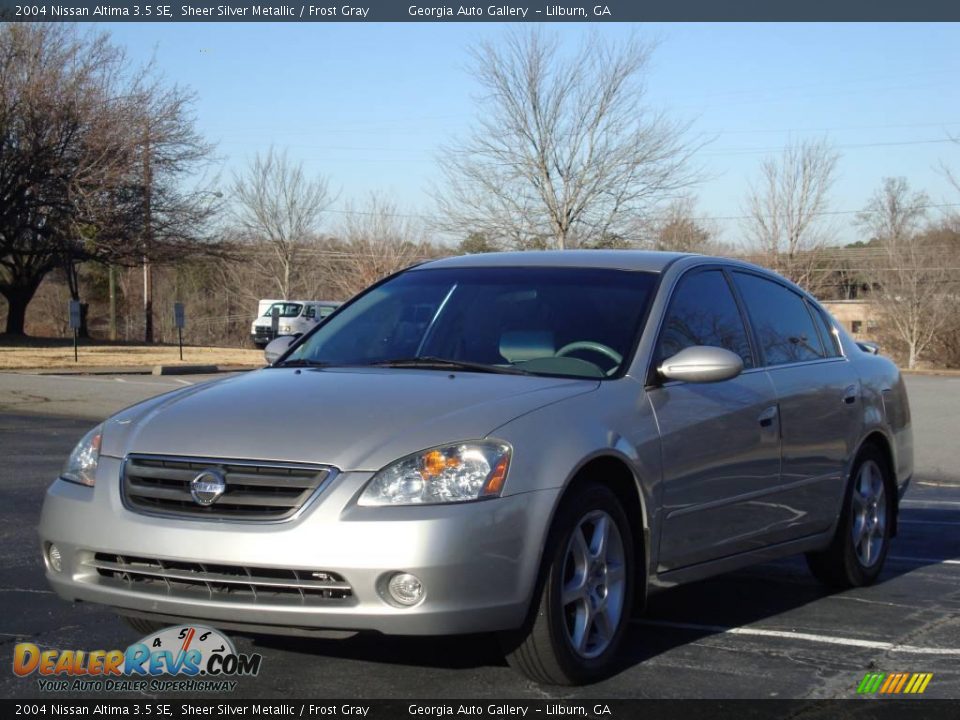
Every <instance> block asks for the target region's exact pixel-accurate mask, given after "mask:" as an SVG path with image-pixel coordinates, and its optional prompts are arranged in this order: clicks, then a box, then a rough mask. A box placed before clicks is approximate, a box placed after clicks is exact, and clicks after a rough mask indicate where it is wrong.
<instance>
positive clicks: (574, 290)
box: [283, 267, 656, 377]
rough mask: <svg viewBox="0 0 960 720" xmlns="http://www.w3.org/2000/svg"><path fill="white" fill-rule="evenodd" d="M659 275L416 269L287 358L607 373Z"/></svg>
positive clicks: (629, 339) (627, 344)
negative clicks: (452, 364) (454, 364)
mask: <svg viewBox="0 0 960 720" xmlns="http://www.w3.org/2000/svg"><path fill="white" fill-rule="evenodd" d="M655 285H656V275H654V274H651V273H641V272H632V271H626V270H607V269H583V268H529V267H526V268H452V269H433V270H431V269H429V268H425V269H422V270H411V271H408V272H405V273H403V274H401V275H399V276H397V277H395V278H393V279H392V280H389V281H388V282H386V283H384V284H382V285H380V286H378V287H376V288H374V289H373V290H370V291H369V292H367V293H366V294H364V295H362V296H361V297H360V298H358V299H357V300H356V301H354V302H353V303H352V304H351V305H349V306H348V307H347V308H345V309H344V310H342V311H341V312H340V313H338V314H337V315H334V316H333V317H332V318H331V319H330V320H328V321H327V322H326V323H325V324H324V325H322V326H321V327H320V329H319V330H317V332H315V333H314V334H313V335H311V336H310V337H309V338H308V339H307V340H306V341H305V342H304V343H303V344H302V345H301V346H300V347H298V348H297V349H296V350H295V351H294V352H293V353H292V354H291V355H290V357H288V358H287V359H286V360H285V362H284V363H283V364H291V365H293V364H316V365H325V366H343V365H348V366H356V365H361V366H362V365H391V364H395V365H398V366H417V367H430V366H434V367H438V368H439V369H444V368H446V369H448V370H449V367H448V365H449V364H451V363H460V364H461V368H460V369H468V370H479V369H481V368H486V369H487V371H498V370H499V371H503V372H521V371H522V372H526V373H532V374H544V375H568V376H575V377H605V376H610V375H613V374H615V373H617V372H618V371H619V370H620V368H621V367H622V365H623V363H624V362H625V360H627V359H628V356H629V354H630V351H631V349H632V348H633V341H634V338H635V337H636V334H637V332H638V330H639V325H640V322H641V320H642V318H643V316H644V315H645V312H646V309H647V305H648V303H649V302H650V299H651V296H652V293H653V291H654V288H655Z"/></svg>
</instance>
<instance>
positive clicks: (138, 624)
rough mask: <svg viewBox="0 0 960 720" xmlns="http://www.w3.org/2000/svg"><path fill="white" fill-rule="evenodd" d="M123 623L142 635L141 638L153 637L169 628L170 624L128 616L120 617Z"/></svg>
mask: <svg viewBox="0 0 960 720" xmlns="http://www.w3.org/2000/svg"><path fill="white" fill-rule="evenodd" d="M120 617H121V618H122V619H123V621H124V622H125V623H126V624H127V625H129V626H130V627H132V628H133V629H134V630H136V631H137V632H138V633H140V636H141V637H143V636H145V635H152V634H153V633H155V632H157V631H158V630H163V628H165V627H169V626H170V625H169V623H162V622H157V621H156V620H147V619H146V618H138V617H128V616H126V615H121V616H120Z"/></svg>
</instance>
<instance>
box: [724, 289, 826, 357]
mask: <svg viewBox="0 0 960 720" xmlns="http://www.w3.org/2000/svg"><path fill="white" fill-rule="evenodd" d="M733 276H734V278H735V281H736V284H737V288H738V289H739V291H740V295H741V296H742V297H743V302H744V304H745V305H746V306H747V312H748V313H749V315H750V322H751V323H752V324H753V329H754V332H755V333H756V336H757V340H758V341H759V343H760V352H761V354H762V356H763V358H764V360H765V362H766V364H767V365H786V364H789V363H796V362H807V361H810V360H820V359H822V358H824V357H826V353H825V352H824V349H823V345H822V344H821V342H820V334H819V333H818V332H817V328H816V326H815V325H814V324H813V318H812V317H811V316H810V313H809V312H808V311H807V306H806V302H805V301H804V299H803V298H802V297H801V296H800V295H798V294H797V293H795V292H794V291H792V290H790V289H788V288H787V287H785V286H783V285H781V284H780V283H777V282H773V281H772V280H767V279H765V278H762V277H759V276H758V275H753V274H751V273H744V272H735V273H733Z"/></svg>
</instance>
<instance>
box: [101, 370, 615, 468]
mask: <svg viewBox="0 0 960 720" xmlns="http://www.w3.org/2000/svg"><path fill="white" fill-rule="evenodd" d="M598 386H599V382H598V381H596V380H575V379H567V378H549V377H532V376H526V375H497V374H487V373H471V372H449V371H448V372H441V371H436V370H423V369H398V368H350V369H346V368H344V369H316V368H304V369H302V370H295V369H291V368H268V369H265V370H259V371H255V372H251V373H247V374H245V375H239V376H236V377H234V378H230V379H227V380H223V381H220V382H216V383H213V384H208V385H206V386H200V387H192V388H186V389H184V390H181V391H176V392H174V393H170V394H168V395H164V396H160V397H158V398H154V399H153V400H149V401H147V402H145V403H141V404H140V405H136V406H134V407H132V408H129V409H127V410H125V411H123V412H121V413H119V414H118V415H116V416H114V417H113V418H111V419H110V420H109V421H108V422H107V424H106V427H105V431H104V439H103V448H102V452H103V453H104V454H106V455H111V456H114V457H123V456H124V455H126V454H127V453H131V452H136V453H154V454H163V455H181V456H192V457H207V458H226V459H232V460H247V459H249V460H276V461H288V462H315V463H325V464H330V465H334V466H336V467H338V468H340V469H342V470H379V469H380V468H382V467H383V466H385V465H387V464H388V463H390V462H392V461H394V460H396V459H398V458H400V457H403V456H404V455H408V454H410V453H413V452H417V451H419V450H423V449H425V448H429V447H432V446H436V445H442V444H445V443H452V442H457V441H461V440H470V439H477V438H482V437H485V436H486V435H487V434H489V433H491V432H492V431H493V430H494V429H495V428H497V427H499V426H500V425H503V424H504V423H506V422H509V421H510V420H512V419H514V418H516V417H519V416H520V415H523V414H525V413H528V412H530V411H532V410H536V409H538V408H541V407H543V406H545V405H549V404H551V403H555V402H558V401H560V400H563V399H566V398H568V397H572V396H574V395H579V394H581V393H585V392H590V391H592V390H595V389H596V388H597V387H598Z"/></svg>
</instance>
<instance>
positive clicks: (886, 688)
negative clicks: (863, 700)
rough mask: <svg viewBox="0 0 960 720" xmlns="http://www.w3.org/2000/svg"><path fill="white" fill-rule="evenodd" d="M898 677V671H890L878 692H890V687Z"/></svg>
mask: <svg viewBox="0 0 960 720" xmlns="http://www.w3.org/2000/svg"><path fill="white" fill-rule="evenodd" d="M899 677H900V675H899V674H898V673H890V675H888V676H887V681H886V682H885V683H884V684H883V687H882V688H880V692H881V693H888V692H890V688H891V687H893V685H894V684H895V683H896V682H897V679H898V678H899Z"/></svg>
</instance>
